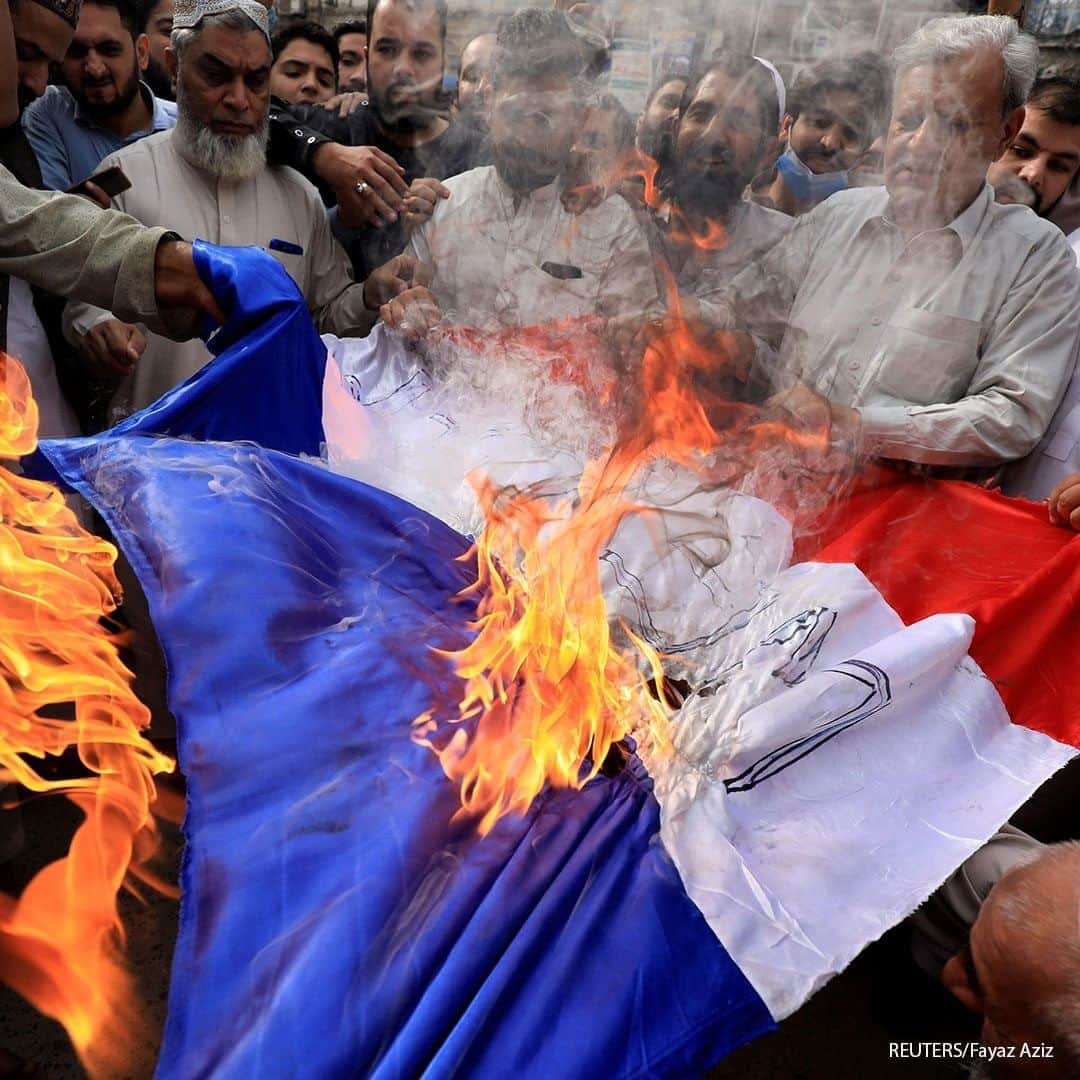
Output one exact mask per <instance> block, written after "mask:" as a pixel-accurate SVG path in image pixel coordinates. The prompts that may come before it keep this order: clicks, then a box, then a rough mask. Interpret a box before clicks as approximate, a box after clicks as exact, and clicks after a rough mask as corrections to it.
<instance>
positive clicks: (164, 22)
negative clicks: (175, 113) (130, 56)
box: [146, 0, 173, 97]
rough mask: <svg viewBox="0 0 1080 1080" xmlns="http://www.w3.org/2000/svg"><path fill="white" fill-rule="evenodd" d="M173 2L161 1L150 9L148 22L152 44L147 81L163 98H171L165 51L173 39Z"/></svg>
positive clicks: (147, 35)
mask: <svg viewBox="0 0 1080 1080" xmlns="http://www.w3.org/2000/svg"><path fill="white" fill-rule="evenodd" d="M172 20H173V0H159V3H157V4H155V5H154V6H153V7H152V8H151V9H150V15H149V16H148V17H147V20H146V38H147V40H148V41H149V42H150V59H149V61H148V63H147V65H146V81H147V82H148V83H149V84H150V88H151V89H152V90H153V91H154V93H155V94H157V95H158V96H159V97H161V96H171V87H170V85H169V84H170V83H171V81H172V80H171V79H170V78H169V72H168V68H167V66H166V64H165V50H166V49H167V48H168V47H169V39H170V38H171V37H172Z"/></svg>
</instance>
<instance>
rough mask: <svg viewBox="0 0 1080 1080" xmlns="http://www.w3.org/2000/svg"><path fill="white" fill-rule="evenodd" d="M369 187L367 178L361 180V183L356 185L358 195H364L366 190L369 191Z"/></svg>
mask: <svg viewBox="0 0 1080 1080" xmlns="http://www.w3.org/2000/svg"><path fill="white" fill-rule="evenodd" d="M368 187H369V184H368V182H367V181H366V180H361V181H360V182H359V183H358V184H357V185H356V194H357V195H363V194H364V192H365V191H367V189H368Z"/></svg>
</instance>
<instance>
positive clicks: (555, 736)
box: [414, 317, 828, 835]
mask: <svg viewBox="0 0 1080 1080" xmlns="http://www.w3.org/2000/svg"><path fill="white" fill-rule="evenodd" d="M737 362H738V357H737V356H736V355H734V352H733V350H732V349H731V348H730V347H729V343H728V342H727V341H726V339H725V338H724V336H723V335H718V336H714V338H713V339H711V340H703V338H702V336H701V334H700V333H699V332H698V331H697V330H696V329H694V328H691V326H690V325H689V323H688V322H686V321H685V320H683V319H681V318H678V317H673V318H669V319H667V320H664V321H663V322H661V323H660V324H658V327H657V332H656V333H655V334H654V335H653V338H652V340H651V342H650V343H649V344H648V346H647V347H646V349H645V353H644V357H643V361H642V369H641V383H640V387H639V388H638V391H637V393H638V398H637V400H638V402H639V404H638V406H637V407H636V408H634V407H630V408H628V409H627V410H626V412H625V416H624V424H623V430H622V432H621V433H620V435H619V437H618V438H617V440H616V442H615V445H614V446H613V447H611V448H610V450H609V451H608V452H607V454H606V455H603V456H602V457H601V458H599V459H598V460H596V461H593V462H592V463H590V464H589V465H588V466H587V467H586V468H585V470H584V471H583V474H582V478H581V481H580V484H579V486H578V492H577V500H576V501H575V502H574V503H573V504H570V503H567V502H562V503H558V504H555V505H552V504H551V503H549V502H548V501H547V500H546V499H544V498H543V497H542V496H540V495H536V494H530V493H529V492H512V491H504V492H499V491H497V490H496V489H495V488H494V486H493V485H492V483H491V481H490V480H488V479H486V478H484V477H477V476H473V477H471V478H470V479H471V480H472V483H473V486H474V489H475V490H476V493H477V495H478V498H479V501H480V504H481V507H482V509H483V510H484V513H485V521H486V525H485V529H484V531H483V533H482V534H481V536H480V538H479V539H478V541H477V543H476V545H475V546H474V548H473V551H472V552H471V553H470V555H471V554H475V556H476V559H477V566H478V577H477V581H476V584H475V585H474V586H473V587H471V588H470V589H469V590H466V592H467V593H475V594H478V595H479V601H478V607H477V618H476V620H475V622H474V623H473V625H472V629H474V630H475V631H476V636H475V638H474V639H473V640H472V642H471V643H470V644H469V645H468V646H466V647H465V648H464V649H462V650H460V651H457V652H449V653H442V655H443V656H445V657H447V658H448V659H450V660H451V661H452V662H453V665H454V669H455V671H456V674H457V676H458V677H459V678H460V679H461V680H462V681H463V683H464V687H463V691H462V694H461V698H460V701H459V703H458V704H457V706H456V709H452V710H451V711H450V712H446V711H445V710H444V709H443V708H442V706H440V707H438V708H436V709H433V710H432V711H429V712H428V713H425V714H424V715H423V716H421V717H419V718H418V720H417V721H416V730H415V733H414V737H415V738H416V739H417V740H418V741H419V742H421V743H423V744H425V745H427V746H429V747H431V749H432V750H433V751H434V752H435V753H436V754H437V756H438V758H439V760H440V763H441V764H442V767H443V770H444V772H445V773H446V775H447V776H448V777H449V778H450V779H451V780H452V781H454V782H455V783H456V784H458V785H459V786H460V795H461V807H462V812H463V813H465V814H468V815H475V816H477V817H478V818H479V821H478V830H479V832H480V833H481V835H483V834H486V833H487V832H489V831H490V830H491V828H493V827H494V825H495V824H496V822H497V821H498V820H499V819H500V818H501V817H502V816H503V815H504V814H507V813H522V812H524V811H525V810H527V809H528V807H529V806H530V804H531V803H532V801H533V799H535V798H536V796H537V795H538V794H539V793H540V792H541V791H542V790H543V789H544V787H545V785H548V784H550V785H552V786H553V787H571V788H580V787H581V786H582V785H583V784H585V783H587V782H588V781H589V780H590V779H592V778H593V777H595V776H596V774H597V772H598V771H599V769H600V768H601V766H602V765H603V763H604V760H605V758H606V757H607V755H608V753H609V751H610V750H611V748H612V746H613V744H615V743H617V742H619V740H621V739H623V738H624V737H625V736H627V735H628V734H631V733H632V734H633V735H634V736H635V738H637V739H639V740H640V739H642V738H644V739H646V740H647V741H648V743H649V744H650V746H651V747H652V748H653V750H654V752H656V751H659V752H664V750H665V749H666V748H667V746H668V745H669V740H668V736H667V719H668V712H667V706H666V705H665V704H664V702H665V700H666V698H667V694H666V692H665V688H664V681H663V669H662V663H661V657H660V656H659V655H658V654H657V653H656V652H655V651H654V650H653V649H652V648H650V647H649V646H648V645H647V644H646V643H644V642H642V641H640V640H639V639H637V638H636V637H635V636H634V635H633V634H632V633H631V632H630V631H629V629H628V628H625V627H624V628H623V629H624V631H625V632H626V635H627V637H628V639H629V645H630V646H631V647H630V648H625V647H624V648H622V649H620V648H619V647H618V646H617V645H616V643H615V642H614V641H613V639H612V633H611V628H610V625H609V618H608V611H607V607H606V603H605V600H604V596H603V592H602V589H601V577H600V556H601V554H602V553H603V551H604V549H605V547H606V546H607V545H608V543H609V541H610V540H611V537H612V535H613V534H614V532H615V530H616V528H617V527H618V525H619V523H620V522H621V521H622V520H623V518H624V517H625V516H626V515H627V514H629V513H635V512H643V511H642V508H641V507H638V506H636V505H634V503H633V502H632V501H631V500H630V499H629V498H628V497H627V494H626V493H627V490H628V488H629V486H630V484H631V483H632V481H633V480H634V478H635V477H636V476H637V475H638V473H639V471H640V470H641V469H643V468H644V467H645V466H646V465H647V464H648V463H649V462H650V461H652V460H653V459H655V458H657V457H665V458H669V459H671V460H673V461H676V462H679V463H681V464H683V465H684V466H687V467H689V468H691V469H695V470H699V471H701V472H702V473H703V474H708V475H710V476H713V477H714V478H715V469H714V465H713V463H712V462H710V461H708V460H707V459H706V455H708V454H710V453H712V452H714V451H716V450H717V449H718V448H720V447H724V448H725V449H726V450H728V451H730V453H731V455H732V456H733V457H735V458H741V459H742V460H743V461H745V462H747V463H749V462H750V461H752V460H753V458H754V456H755V455H756V454H757V453H758V452H760V451H761V450H763V449H767V448H769V447H773V446H776V445H777V444H782V445H783V446H785V447H793V448H795V449H796V450H805V451H807V452H809V453H811V454H819V453H821V452H822V451H824V450H827V448H828V435H827V433H826V432H822V431H802V432H799V431H793V430H791V429H790V428H789V427H788V426H787V424H786V423H783V422H781V421H780V420H777V419H773V418H770V417H769V416H767V415H764V414H763V413H762V412H761V410H759V409H756V408H754V407H752V406H749V405H745V404H739V403H735V402H732V401H730V400H729V399H728V398H727V397H726V396H725V395H724V393H723V387H724V386H725V379H726V378H728V377H729V376H730V375H731V372H732V370H733V368H734V367H735V366H736V365H737ZM623 389H624V390H625V389H626V388H625V387H624V388H623ZM625 396H626V397H627V398H629V397H631V396H632V395H630V394H629V393H627V394H626V395H625ZM649 680H651V681H652V684H653V687H654V688H655V693H653V692H651V691H650V686H649Z"/></svg>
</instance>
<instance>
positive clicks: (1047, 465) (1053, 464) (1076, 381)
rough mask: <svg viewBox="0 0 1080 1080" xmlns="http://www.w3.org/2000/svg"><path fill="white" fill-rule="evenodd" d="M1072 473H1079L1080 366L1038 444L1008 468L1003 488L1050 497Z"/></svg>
mask: <svg viewBox="0 0 1080 1080" xmlns="http://www.w3.org/2000/svg"><path fill="white" fill-rule="evenodd" d="M1073 473H1080V370H1077V371H1074V372H1073V377H1072V379H1071V380H1070V382H1069V385H1068V387H1067V388H1066V390H1065V396H1064V398H1062V400H1061V404H1060V405H1059V406H1058V411H1057V412H1056V413H1054V419H1053V420H1051V421H1050V426H1049V427H1048V428H1047V429H1046V434H1045V435H1044V436H1043V437H1042V439H1041V440H1040V441H1039V445H1038V446H1036V447H1035V449H1034V450H1032V451H1031V453H1030V454H1028V455H1027V457H1025V458H1021V459H1020V460H1019V461H1014V462H1013V463H1012V464H1011V465H1009V466H1008V468H1006V469H1005V471H1004V473H1003V474H1002V477H1001V488H1002V490H1003V491H1004V492H1005V494H1006V495H1023V496H1024V497H1025V498H1027V499H1034V500H1035V501H1036V502H1039V501H1041V500H1042V499H1048V498H1049V497H1050V492H1051V491H1053V490H1054V488H1055V487H1056V486H1057V485H1058V483H1060V481H1062V480H1064V479H1065V477H1066V476H1072V475H1073Z"/></svg>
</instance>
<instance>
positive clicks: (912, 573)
mask: <svg viewBox="0 0 1080 1080" xmlns="http://www.w3.org/2000/svg"><path fill="white" fill-rule="evenodd" d="M799 555H800V557H801V558H804V559H816V560H818V561H820V562H835V563H842V562H851V563H854V564H855V565H856V566H858V567H859V569H860V570H862V572H863V573H864V574H866V576H867V577H868V578H869V579H870V580H871V581H872V582H873V583H874V585H876V586H877V588H878V589H879V590H880V592H881V593H882V595H883V596H884V597H885V599H886V600H887V601H888V603H889V604H890V605H891V606H892V607H893V609H894V610H895V611H896V612H897V613H898V614H899V615H900V617H901V618H902V619H903V620H904V622H905V623H912V622H915V621H916V620H918V619H922V618H925V617H926V616H927V615H933V614H936V613H939V612H966V613H968V614H970V615H971V616H973V617H974V619H975V621H976V624H977V629H976V631H975V640H974V642H973V644H972V648H971V655H972V657H973V659H974V660H975V661H976V663H978V664H979V666H980V667H981V668H982V670H983V671H984V672H985V673H986V674H987V676H988V677H989V678H990V679H992V680H993V682H994V685H995V686H996V687H997V690H998V693H999V694H1000V695H1001V697H1002V700H1003V701H1004V702H1005V706H1006V708H1007V709H1008V711H1009V715H1010V717H1012V719H1013V721H1014V722H1015V723H1018V724H1023V725H1025V726H1026V727H1029V728H1034V729H1035V730H1037V731H1041V732H1043V733H1045V734H1047V735H1049V736H1051V737H1052V738H1054V739H1057V740H1058V741H1060V742H1065V743H1069V744H1070V745H1073V746H1080V694H1078V693H1077V692H1076V691H1077V682H1078V680H1080V535H1077V534H1076V533H1075V532H1073V531H1072V530H1071V529H1066V528H1063V527H1062V526H1058V525H1051V524H1050V523H1049V521H1048V519H1047V511H1046V507H1045V506H1044V505H1042V504H1038V503H1031V502H1027V501H1025V500H1022V499H1007V498H1005V497H1004V496H1002V495H999V494H997V493H995V492H991V491H986V490H984V489H983V488H980V487H976V486H975V485H973V484H964V483H959V482H956V481H943V480H924V479H913V478H910V477H904V476H899V475H891V474H886V475H885V476H884V477H883V482H882V484H881V485H880V486H878V487H875V488H873V489H870V490H863V491H860V492H857V493H856V494H855V495H853V496H852V498H851V499H850V500H849V501H848V502H847V503H846V504H845V505H844V506H843V507H842V509H840V510H839V511H838V512H837V513H836V515H835V517H834V518H833V519H832V520H830V521H829V523H828V525H827V526H826V528H825V531H824V533H823V534H818V536H817V537H816V538H815V541H814V543H813V544H811V545H805V544H804V546H803V549H802V550H801V551H800V552H799Z"/></svg>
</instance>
